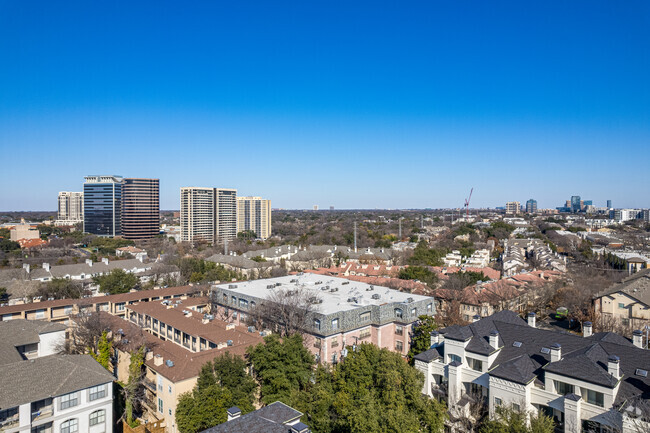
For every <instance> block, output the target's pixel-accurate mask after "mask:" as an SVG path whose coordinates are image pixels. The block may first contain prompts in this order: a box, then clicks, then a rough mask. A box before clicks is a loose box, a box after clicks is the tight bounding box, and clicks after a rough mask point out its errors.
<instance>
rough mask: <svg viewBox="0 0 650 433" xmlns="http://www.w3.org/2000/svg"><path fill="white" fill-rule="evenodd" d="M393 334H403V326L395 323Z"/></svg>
mask: <svg viewBox="0 0 650 433" xmlns="http://www.w3.org/2000/svg"><path fill="white" fill-rule="evenodd" d="M395 334H396V335H404V327H403V326H400V325H395Z"/></svg>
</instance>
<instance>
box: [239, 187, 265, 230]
mask: <svg viewBox="0 0 650 433" xmlns="http://www.w3.org/2000/svg"><path fill="white" fill-rule="evenodd" d="M248 230H250V231H253V232H255V234H256V235H257V237H258V238H260V239H267V238H268V237H269V236H271V200H264V199H263V198H261V197H237V233H239V232H243V231H248Z"/></svg>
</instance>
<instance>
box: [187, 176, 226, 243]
mask: <svg viewBox="0 0 650 433" xmlns="http://www.w3.org/2000/svg"><path fill="white" fill-rule="evenodd" d="M236 237H237V190H236V189H227V188H196V187H183V188H181V241H184V242H191V241H196V240H204V241H207V242H212V243H222V242H224V241H226V240H232V239H235V238H236Z"/></svg>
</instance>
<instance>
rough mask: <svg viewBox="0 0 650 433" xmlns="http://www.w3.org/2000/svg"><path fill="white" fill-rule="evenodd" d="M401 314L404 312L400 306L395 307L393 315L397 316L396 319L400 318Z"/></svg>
mask: <svg viewBox="0 0 650 433" xmlns="http://www.w3.org/2000/svg"><path fill="white" fill-rule="evenodd" d="M403 315H404V313H402V309H401V308H395V317H397V318H398V319H401V318H402V316H403Z"/></svg>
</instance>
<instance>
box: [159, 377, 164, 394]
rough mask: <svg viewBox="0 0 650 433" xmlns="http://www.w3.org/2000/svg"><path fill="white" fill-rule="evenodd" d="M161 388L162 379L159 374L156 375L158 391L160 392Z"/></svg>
mask: <svg viewBox="0 0 650 433" xmlns="http://www.w3.org/2000/svg"><path fill="white" fill-rule="evenodd" d="M162 390H163V380H162V376H160V375H159V376H158V391H161V392H162Z"/></svg>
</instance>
